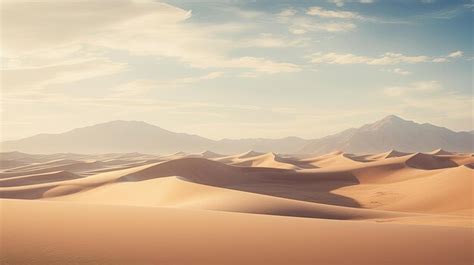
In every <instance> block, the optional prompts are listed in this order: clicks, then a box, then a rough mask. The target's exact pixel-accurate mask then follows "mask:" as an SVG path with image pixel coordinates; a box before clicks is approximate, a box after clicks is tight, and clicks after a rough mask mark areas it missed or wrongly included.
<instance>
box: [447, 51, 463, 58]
mask: <svg viewBox="0 0 474 265" xmlns="http://www.w3.org/2000/svg"><path fill="white" fill-rule="evenodd" d="M462 56H463V52H462V51H455V52H452V53H450V54H449V55H448V57H451V58H458V57H462Z"/></svg>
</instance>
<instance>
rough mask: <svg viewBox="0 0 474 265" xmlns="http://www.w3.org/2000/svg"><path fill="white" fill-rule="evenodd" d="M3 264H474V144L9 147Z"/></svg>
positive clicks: (0, 191) (0, 189)
mask: <svg viewBox="0 0 474 265" xmlns="http://www.w3.org/2000/svg"><path fill="white" fill-rule="evenodd" d="M0 162H1V163H0V165H1V169H0V170H1V173H0V197H1V198H2V199H1V200H0V203H1V205H0V214H1V219H0V229H1V230H0V232H1V241H0V249H1V251H0V263H1V264H472V263H473V262H474V257H473V254H474V252H473V249H474V233H473V232H474V230H473V227H474V223H473V221H474V219H473V201H474V194H473V186H474V185H473V177H474V175H473V172H474V171H473V167H474V156H473V155H472V154H458V153H450V152H447V151H443V150H435V151H433V152H430V153H402V152H398V151H394V150H392V151H388V152H386V153H381V154H371V155H354V154H346V153H342V152H334V153H330V154H326V155H320V156H314V155H298V156H292V155H281V154H273V153H258V152H253V151H249V152H246V153H243V154H237V155H230V156H227V155H219V154H215V153H212V152H203V153H199V154H184V153H177V154H173V155H167V156H158V155H144V154H138V153H130V154H105V155H78V154H54V155H30V154H24V153H19V152H9V153H1V156H0Z"/></svg>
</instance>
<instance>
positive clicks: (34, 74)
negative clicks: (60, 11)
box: [1, 58, 126, 92]
mask: <svg viewBox="0 0 474 265" xmlns="http://www.w3.org/2000/svg"><path fill="white" fill-rule="evenodd" d="M125 69H126V64H124V63H117V62H113V61H110V60H108V59H104V58H88V59H83V60H74V61H66V62H62V63H60V64H53V65H46V66H34V67H21V68H10V69H3V70H2V71H1V75H2V89H3V90H4V92H12V91H27V90H37V89H46V88H48V87H49V86H51V85H57V84H64V83H71V82H76V81H80V80H84V79H89V78H94V77H99V76H104V75H113V74H117V73H120V72H122V71H124V70H125Z"/></svg>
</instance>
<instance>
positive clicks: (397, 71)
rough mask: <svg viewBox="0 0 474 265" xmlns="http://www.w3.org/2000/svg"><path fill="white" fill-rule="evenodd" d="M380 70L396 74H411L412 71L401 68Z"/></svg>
mask: <svg viewBox="0 0 474 265" xmlns="http://www.w3.org/2000/svg"><path fill="white" fill-rule="evenodd" d="M382 70H383V71H385V72H389V73H394V74H398V75H411V74H412V72H410V71H406V70H403V69H401V68H394V69H382Z"/></svg>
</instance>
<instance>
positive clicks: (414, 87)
mask: <svg viewBox="0 0 474 265" xmlns="http://www.w3.org/2000/svg"><path fill="white" fill-rule="evenodd" d="M0 3H1V6H0V8H1V24H0V30H1V32H0V34H1V35H0V36H1V46H0V52H1V54H0V58H1V75H0V78H1V90H0V100H1V101H0V102H1V108H0V111H1V113H0V115H1V116H0V117H1V135H0V136H1V139H2V140H11V139H18V138H22V137H27V136H31V135H35V134H38V133H60V132H64V131H67V130H70V129H73V128H77V127H84V126H88V125H93V124H97V123H101V122H107V121H111V120H141V121H145V122H148V123H151V124H155V125H157V126H159V127H162V128H165V129H168V130H171V131H176V132H186V133H191V134H198V135H201V136H204V137H208V138H211V139H222V138H251V137H252V138H253V137H263V138H279V137H285V136H299V137H303V138H318V137H322V136H325V135H328V134H332V133H337V132H339V131H341V130H344V129H347V128H350V127H358V126H361V125H363V124H366V123H371V122H374V121H376V120H379V119H381V118H383V117H384V116H387V115H389V114H395V115H398V116H400V117H402V118H405V119H409V120H415V121H417V122H420V123H424V122H429V123H432V124H436V125H439V126H444V127H448V128H450V129H453V130H456V131H463V130H472V129H474V128H473V102H474V101H473V88H472V84H473V83H472V75H473V68H472V63H473V58H474V57H473V56H474V54H473V9H474V2H473V1H471V0H462V1H456V0H450V1H442V0H418V1H417V0H398V1H397V0H390V1H388V0H387V1H384V0H327V1H326V0H321V1H270V0H253V1H247V0H220V1H217V0H215V1H213V0H207V1H205V0H203V1H198V0H193V1H192V0H189V1H180V0H171V1H161V2H159V1H154V0H114V1H112V0H111V1H106V0H105V1H104V0H95V1H94V0H91V1H89V0H87V1H68V0H66V1H52V0H28V1H23V0H0Z"/></svg>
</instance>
